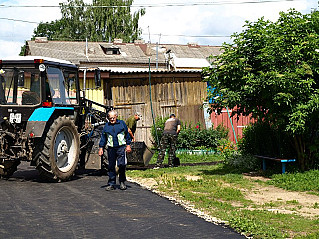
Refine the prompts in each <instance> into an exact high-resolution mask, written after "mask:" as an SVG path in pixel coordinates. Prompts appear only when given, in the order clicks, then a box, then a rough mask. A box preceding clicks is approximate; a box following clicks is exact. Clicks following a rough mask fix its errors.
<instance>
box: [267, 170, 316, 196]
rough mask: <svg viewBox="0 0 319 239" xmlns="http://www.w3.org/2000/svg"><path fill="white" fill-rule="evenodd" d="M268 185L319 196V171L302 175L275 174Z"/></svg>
mask: <svg viewBox="0 0 319 239" xmlns="http://www.w3.org/2000/svg"><path fill="white" fill-rule="evenodd" d="M271 178H272V180H271V181H269V182H268V183H269V184H271V185H274V186H276V187H280V188H283V189H286V190H292V191H303V192H304V191H312V192H314V193H315V194H316V193H318V194H319V170H311V171H307V172H304V173H286V174H275V175H273V176H272V177H271Z"/></svg>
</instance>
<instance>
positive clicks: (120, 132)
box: [99, 110, 132, 191]
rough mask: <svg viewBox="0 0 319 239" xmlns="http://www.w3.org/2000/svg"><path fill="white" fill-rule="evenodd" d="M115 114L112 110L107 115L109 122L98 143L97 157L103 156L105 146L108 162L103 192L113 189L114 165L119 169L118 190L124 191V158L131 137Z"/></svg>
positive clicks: (129, 149) (114, 180) (114, 181)
mask: <svg viewBox="0 0 319 239" xmlns="http://www.w3.org/2000/svg"><path fill="white" fill-rule="evenodd" d="M117 116H118V115H117V112H116V111H114V110H112V111H110V112H109V113H108V119H109V122H107V123H106V124H105V126H104V129H103V131H102V136H101V140H100V143H99V147H100V148H99V155H100V156H102V155H103V151H104V147H105V146H106V145H107V154H108V160H109V166H108V170H109V181H108V185H107V186H106V188H105V190H107V191H110V190H114V189H115V184H116V171H115V165H116V161H117V166H118V167H119V182H120V189H121V190H125V189H126V185H125V181H126V176H125V170H126V163H127V162H126V156H125V152H127V153H130V152H131V151H132V149H131V146H130V144H131V137H130V135H129V133H128V129H127V126H126V124H125V122H124V121H123V120H118V119H117Z"/></svg>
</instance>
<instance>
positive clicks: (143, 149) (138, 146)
mask: <svg viewBox="0 0 319 239" xmlns="http://www.w3.org/2000/svg"><path fill="white" fill-rule="evenodd" d="M131 148H132V152H131V153H129V154H127V155H126V157H127V164H135V165H143V166H147V165H148V164H149V162H150V160H151V158H152V156H153V154H154V152H153V150H151V149H149V148H148V147H147V146H146V144H145V142H144V141H143V142H132V143H131Z"/></svg>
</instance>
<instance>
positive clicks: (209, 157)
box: [150, 151, 223, 164]
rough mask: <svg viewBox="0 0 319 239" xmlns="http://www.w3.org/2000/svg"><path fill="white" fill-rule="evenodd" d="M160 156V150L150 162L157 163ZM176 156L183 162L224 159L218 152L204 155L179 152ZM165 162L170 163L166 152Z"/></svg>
mask: <svg viewBox="0 0 319 239" xmlns="http://www.w3.org/2000/svg"><path fill="white" fill-rule="evenodd" d="M157 156H158V151H156V152H155V153H154V155H153V157H152V159H151V161H150V164H155V163H156V160H157ZM176 157H178V158H179V160H180V162H181V163H203V162H217V161H221V160H223V159H222V158H221V157H220V155H218V154H204V155H194V154H186V153H181V154H177V155H176ZM163 163H164V164H167V163H168V156H167V154H166V156H165V159H164V161H163Z"/></svg>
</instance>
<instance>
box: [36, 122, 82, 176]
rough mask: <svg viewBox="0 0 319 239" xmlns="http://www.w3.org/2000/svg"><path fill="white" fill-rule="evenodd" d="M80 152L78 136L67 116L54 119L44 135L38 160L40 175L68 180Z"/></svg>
mask: <svg viewBox="0 0 319 239" xmlns="http://www.w3.org/2000/svg"><path fill="white" fill-rule="evenodd" d="M79 154H80V138H79V134H78V132H77V129H76V127H75V125H74V123H73V121H71V120H70V119H69V118H68V117H66V116H61V117H58V118H57V119H56V120H54V122H53V124H52V125H51V126H50V128H49V130H48V132H47V135H46V137H45V141H44V145H43V149H42V151H41V152H40V157H39V160H38V166H37V168H38V170H39V172H40V174H41V175H43V176H45V177H49V178H52V179H55V180H68V179H69V178H70V177H71V176H72V175H73V174H74V171H75V169H76V167H77V164H78V161H79Z"/></svg>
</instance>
